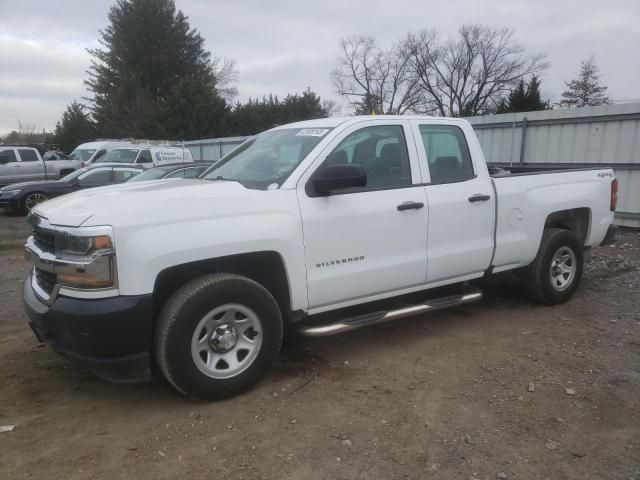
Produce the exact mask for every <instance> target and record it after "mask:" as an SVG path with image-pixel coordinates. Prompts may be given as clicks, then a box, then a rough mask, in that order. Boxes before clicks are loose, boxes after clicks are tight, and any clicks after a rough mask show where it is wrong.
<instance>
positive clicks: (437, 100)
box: [404, 25, 548, 117]
mask: <svg viewBox="0 0 640 480" xmlns="http://www.w3.org/2000/svg"><path fill="white" fill-rule="evenodd" d="M404 50H405V51H407V52H409V57H410V58H411V65H412V71H413V74H414V75H415V77H416V78H417V79H418V83H419V86H420V88H421V89H422V90H423V93H424V100H425V101H424V104H423V105H422V107H423V111H425V112H428V113H437V114H439V115H442V116H454V117H458V116H471V115H478V114H481V113H485V112H490V111H493V110H494V109H495V108H496V106H497V105H498V103H499V102H500V100H501V99H502V98H503V97H504V96H505V95H506V94H507V93H508V92H509V91H510V89H511V88H513V87H514V86H515V85H516V84H517V83H518V82H519V81H520V80H521V79H523V78H524V77H527V76H530V75H533V74H539V73H540V72H542V71H543V70H545V69H546V68H547V67H548V64H547V62H545V55H543V54H536V55H532V54H527V53H526V52H525V49H524V47H523V46H522V45H521V44H519V43H518V42H516V41H515V40H514V32H513V30H511V29H508V28H501V29H497V28H492V27H488V26H484V25H463V26H462V27H460V29H459V31H458V34H457V36H454V37H450V38H448V39H447V40H446V41H444V42H441V41H440V39H439V36H438V33H437V32H436V31H435V30H424V31H422V32H419V33H417V34H414V33H409V34H408V36H407V39H406V40H405V42H404Z"/></svg>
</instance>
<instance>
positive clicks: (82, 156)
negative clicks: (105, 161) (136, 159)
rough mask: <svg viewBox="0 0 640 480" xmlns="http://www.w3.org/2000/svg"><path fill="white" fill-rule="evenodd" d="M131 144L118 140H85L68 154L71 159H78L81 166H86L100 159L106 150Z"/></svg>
mask: <svg viewBox="0 0 640 480" xmlns="http://www.w3.org/2000/svg"><path fill="white" fill-rule="evenodd" d="M128 145H131V143H130V142H118V141H98V142H87V143H83V144H81V145H78V146H77V147H76V148H75V149H74V150H73V152H71V153H70V154H69V158H70V159H72V160H79V161H80V165H81V166H82V167H86V166H88V165H90V164H91V163H93V162H96V161H98V160H100V159H101V158H102V157H104V156H105V155H106V154H107V152H109V151H110V150H112V149H114V148H117V147H126V146H128Z"/></svg>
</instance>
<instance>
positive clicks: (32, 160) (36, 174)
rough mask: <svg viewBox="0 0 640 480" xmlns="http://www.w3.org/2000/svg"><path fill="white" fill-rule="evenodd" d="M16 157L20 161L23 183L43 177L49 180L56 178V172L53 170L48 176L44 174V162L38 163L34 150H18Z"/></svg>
mask: <svg viewBox="0 0 640 480" xmlns="http://www.w3.org/2000/svg"><path fill="white" fill-rule="evenodd" d="M18 155H19V156H20V161H21V162H20V163H21V166H20V174H21V176H22V180H23V181H30V180H42V179H44V178H45V177H47V178H50V179H53V178H56V176H57V175H56V173H57V171H56V170H55V169H54V168H52V171H51V172H49V175H46V174H45V169H44V162H42V161H40V159H39V158H38V154H37V153H36V151H35V150H34V149H32V148H19V149H18Z"/></svg>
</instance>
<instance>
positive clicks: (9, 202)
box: [0, 197, 20, 210]
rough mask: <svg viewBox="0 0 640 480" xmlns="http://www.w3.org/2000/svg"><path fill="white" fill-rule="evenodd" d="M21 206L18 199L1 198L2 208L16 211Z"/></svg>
mask: <svg viewBox="0 0 640 480" xmlns="http://www.w3.org/2000/svg"><path fill="white" fill-rule="evenodd" d="M19 204H20V200H19V199H18V198H13V197H11V198H0V208H8V209H11V210H16V209H17V208H18V206H19Z"/></svg>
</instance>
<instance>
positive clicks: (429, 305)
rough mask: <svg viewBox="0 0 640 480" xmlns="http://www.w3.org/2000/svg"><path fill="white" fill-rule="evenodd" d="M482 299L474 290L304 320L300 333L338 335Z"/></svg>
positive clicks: (317, 335) (315, 335) (321, 335)
mask: <svg viewBox="0 0 640 480" xmlns="http://www.w3.org/2000/svg"><path fill="white" fill-rule="evenodd" d="M481 299H482V292H480V291H473V292H469V293H464V294H459V295H449V296H446V297H441V298H434V299H432V300H429V301H427V302H424V303H421V304H418V305H411V306H408V307H404V308H399V309H397V310H389V311H378V312H374V313H366V314H364V315H357V316H354V317H350V318H344V319H342V320H340V321H338V322H333V323H332V322H328V323H325V324H321V325H318V324H315V325H305V324H304V321H302V322H300V324H299V326H298V333H300V334H302V335H305V336H307V337H325V336H329V335H336V334H338V333H344V332H348V331H350V330H356V329H358V328H362V327H368V326H371V325H377V324H379V323H385V322H391V321H393V320H398V319H400V318H404V317H409V316H411V315H418V314H420V313H427V312H432V311H434V310H442V309H445V308H451V307H457V306H458V305H464V304H466V303H472V302H477V301H479V300H481Z"/></svg>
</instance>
